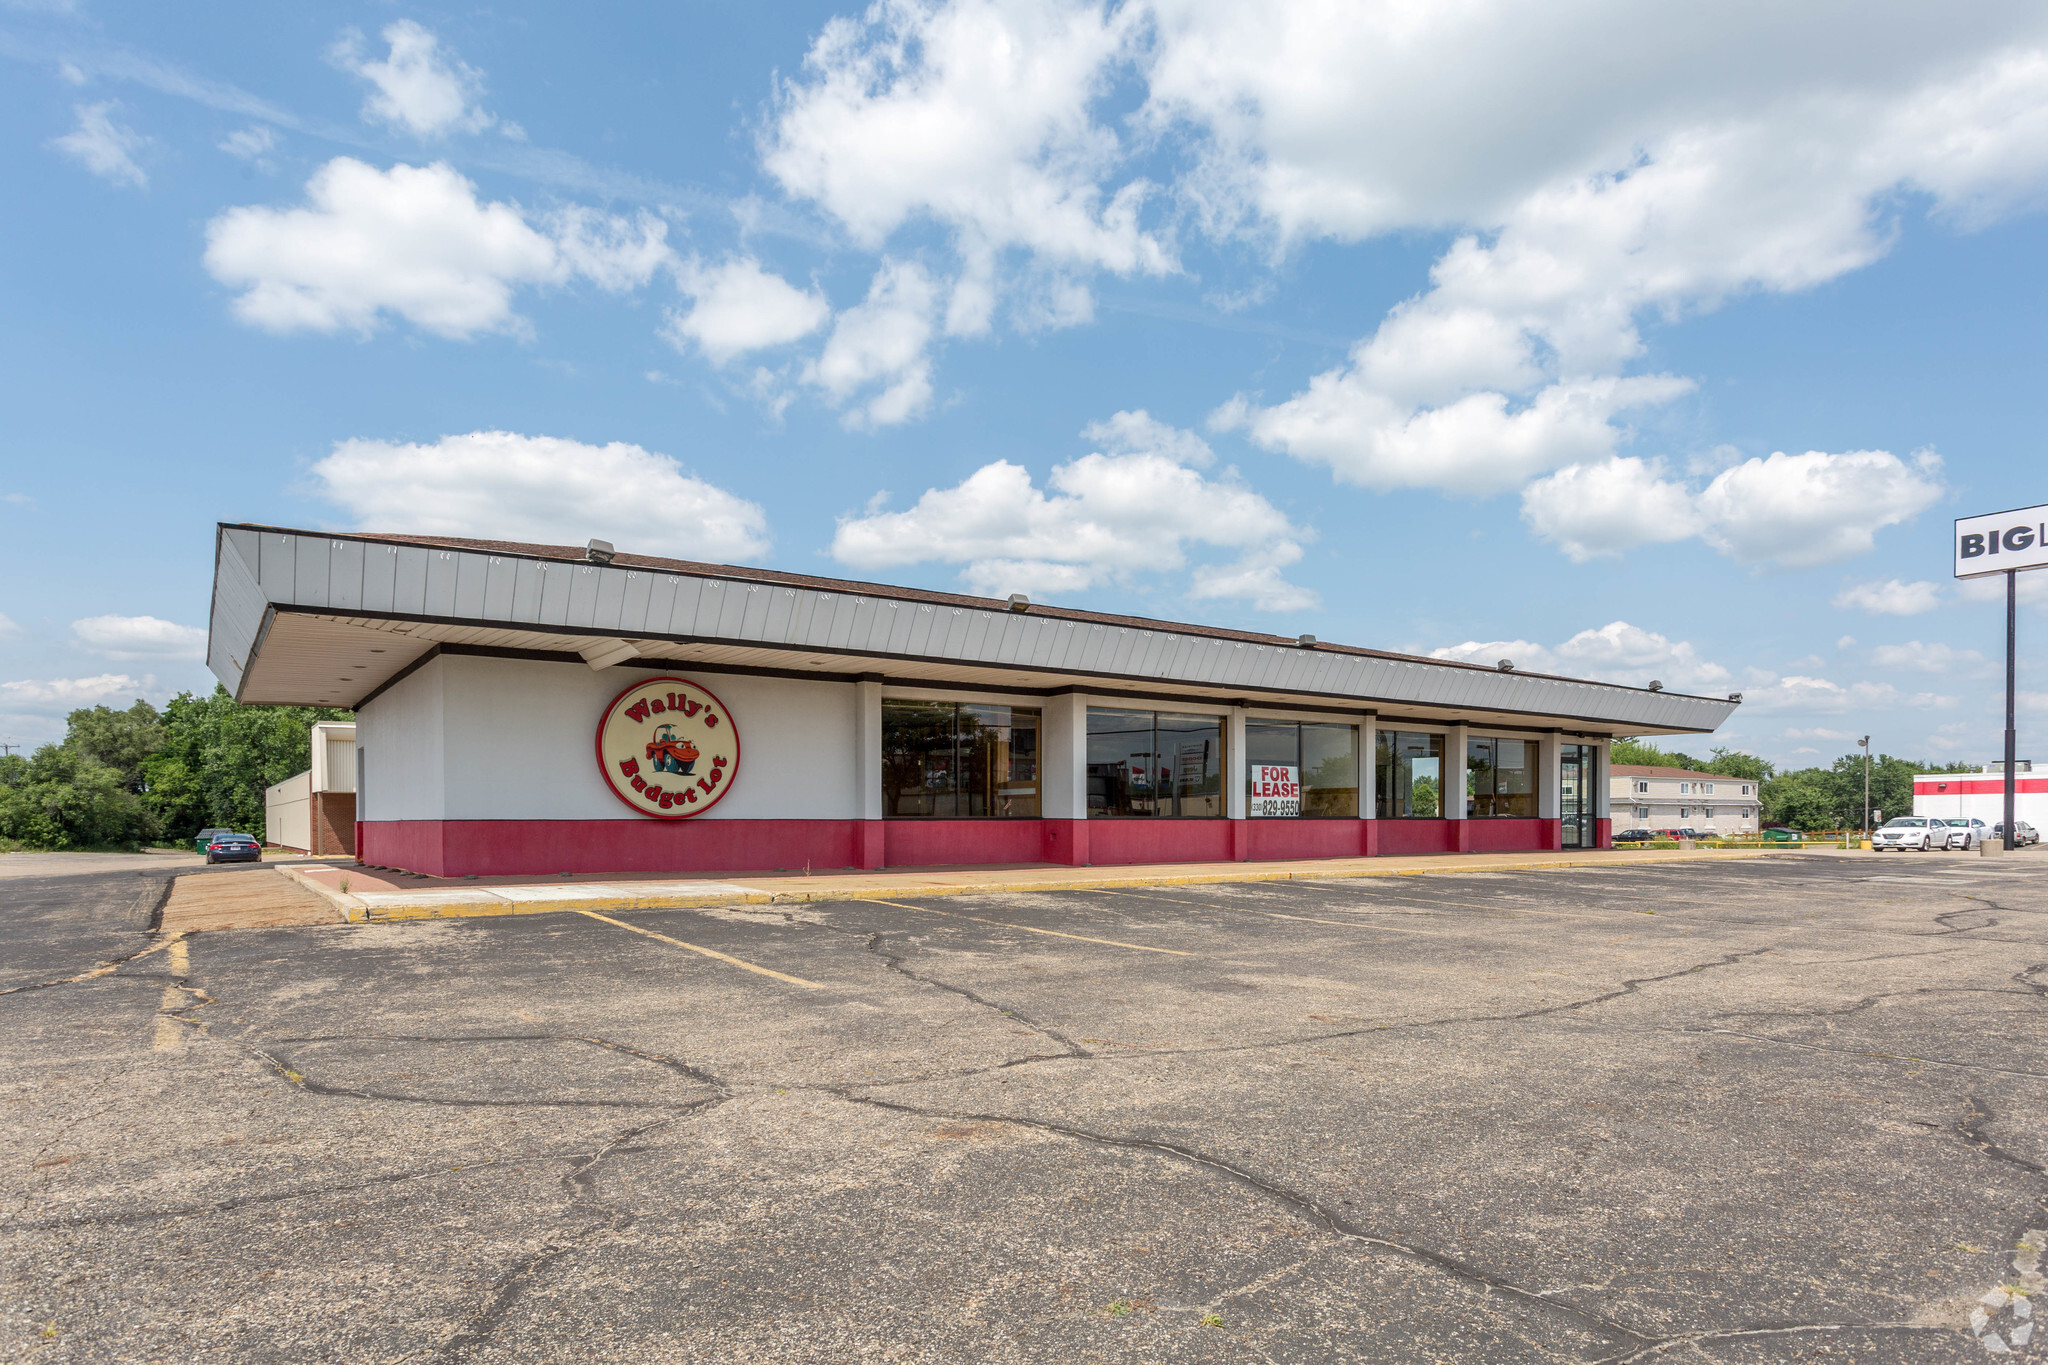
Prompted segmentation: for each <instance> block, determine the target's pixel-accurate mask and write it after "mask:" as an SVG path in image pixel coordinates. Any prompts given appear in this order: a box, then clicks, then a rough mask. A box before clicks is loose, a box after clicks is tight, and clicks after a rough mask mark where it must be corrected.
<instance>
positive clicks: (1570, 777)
mask: <svg viewBox="0 0 2048 1365" xmlns="http://www.w3.org/2000/svg"><path fill="white" fill-rule="evenodd" d="M1557 747H1558V763H1557V777H1558V795H1559V801H1558V813H1559V814H1560V815H1562V816H1563V817H1564V830H1563V837H1562V838H1561V840H1560V841H1559V842H1560V846H1561V847H1564V848H1591V847H1592V846H1593V841H1594V828H1593V764H1594V754H1595V752H1596V751H1595V750H1594V747H1593V746H1592V745H1590V744H1560V745H1558V746H1557Z"/></svg>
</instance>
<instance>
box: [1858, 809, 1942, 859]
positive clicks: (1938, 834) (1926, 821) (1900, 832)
mask: <svg viewBox="0 0 2048 1365" xmlns="http://www.w3.org/2000/svg"><path fill="white" fill-rule="evenodd" d="M1948 835H1949V828H1948V826H1947V825H1946V824H1945V823H1943V822H1942V821H1940V820H1936V819H1934V818H1933V817H1931V816H1926V815H1901V816H1900V817H1898V818H1897V819H1896V820H1887V821H1885V822H1884V824H1883V826H1882V827H1880V828H1879V829H1878V830H1877V832H1876V833H1874V834H1872V835H1871V836H1870V848H1871V851H1872V852H1873V853H1883V852H1884V851H1885V850H1886V849H1893V850H1896V851H1898V852H1901V853H1903V852H1904V851H1905V850H1907V849H1909V848H1917V849H1919V850H1920V851H1921V852H1922V853H1925V852H1926V851H1927V850H1928V849H1930V848H1947V847H1948Z"/></svg>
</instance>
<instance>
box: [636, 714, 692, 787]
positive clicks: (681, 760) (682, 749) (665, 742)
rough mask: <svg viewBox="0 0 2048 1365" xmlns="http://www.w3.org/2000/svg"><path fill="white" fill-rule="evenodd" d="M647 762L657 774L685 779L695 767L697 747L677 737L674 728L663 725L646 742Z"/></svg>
mask: <svg viewBox="0 0 2048 1365" xmlns="http://www.w3.org/2000/svg"><path fill="white" fill-rule="evenodd" d="M647 761H648V762H650V763H652V764H653V765H654V771H656V772H658V773H680V774H681V775H683V776H685V777H687V776H689V775H690V772H691V770H692V769H693V768H695V767H696V765H697V746H696V745H694V744H692V743H690V741H689V740H687V739H684V738H683V737H682V736H680V735H678V734H677V733H676V727H675V726H673V725H664V726H662V727H661V728H659V729H657V730H656V731H655V732H654V738H653V739H651V740H649V741H648V742H647Z"/></svg>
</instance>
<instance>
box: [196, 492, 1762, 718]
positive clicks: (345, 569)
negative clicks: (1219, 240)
mask: <svg viewBox="0 0 2048 1365" xmlns="http://www.w3.org/2000/svg"><path fill="white" fill-rule="evenodd" d="M581 554H582V552H581V551H577V550H573V549H567V548H562V547H556V546H520V547H517V548H516V549H514V548H510V547H504V546H499V545H497V544H495V543H492V542H474V541H468V542H466V541H456V540H435V539H431V538H427V537H415V536H374V535H335V534H329V533H324V532H312V531H292V530H280V529H273V528H268V527H257V526H239V525H223V526H221V527H220V528H219V536H218V540H217V544H216V555H215V567H214V589H213V613H212V620H211V623H210V630H209V634H208V641H207V664H208V666H209V667H210V668H212V670H213V672H214V674H215V675H216V676H217V677H219V678H220V680H221V681H222V682H223V683H224V684H225V685H226V686H227V688H228V690H229V691H230V692H231V693H233V694H234V696H235V698H236V700H238V701H242V702H248V703H253V704H269V705H302V706H337V707H351V708H352V707H357V706H360V705H362V704H363V703H364V702H366V701H367V700H369V699H370V698H372V697H374V696H375V695H376V694H377V692H378V691H380V690H381V689H382V688H384V687H385V686H386V685H388V684H389V683H391V682H392V681H393V680H395V679H396V678H398V677H399V676H400V675H401V674H403V673H405V672H407V671H408V670H410V669H412V668H414V667H416V666H418V665H419V664H421V663H422V662H424V661H425V660H426V659H428V658H430V657H432V656H433V655H434V654H435V653H436V652H437V651H438V652H442V653H471V654H477V653H483V654H496V655H504V656H509V657H522V658H538V659H552V660H558V661H564V662H577V663H582V664H586V665H588V666H590V667H592V668H607V667H638V666H654V667H695V668H703V669H706V670H724V671H727V672H734V671H741V672H745V671H763V670H767V671H773V672H777V673H789V674H797V675H804V674H814V675H817V676H819V677H820V678H825V679H834V680H842V681H843V680H851V679H853V678H862V677H879V678H881V679H882V680H884V681H886V682H889V683H896V684H903V685H909V686H930V687H948V686H954V687H976V688H997V689H1002V690H1007V691H1014V692H1022V693H1033V692H1052V691H1060V690H1067V689H1074V688H1079V689H1084V690H1086V691H1088V692H1090V693H1103V694H1126V695H1129V696H1131V697H1133V698H1140V697H1151V698H1164V699H1173V698H1185V699H1188V700H1195V699H1201V700H1206V701H1220V702H1241V703H1248V704H1250V705H1253V706H1261V707H1274V708H1297V709H1303V710H1314V711H1325V712H1347V711H1348V712H1376V713H1380V714H1383V715H1386V716H1388V717H1390V718H1397V717H1410V718H1413V719H1416V720H1422V721H1436V722H1443V723H1459V722H1464V723H1470V724H1475V725H1498V726H1501V727H1503V728H1522V729H1563V730H1568V731H1571V732H1573V733H1578V734H1585V735H1632V734H1678V733H1707V732H1711V731H1712V730H1714V729H1715V728H1717V727H1718V726H1719V725H1720V724H1721V723H1722V722H1723V721H1724V720H1725V719H1726V718H1727V717H1728V715H1729V713H1730V712H1732V711H1733V710H1734V709H1735V706H1736V703H1735V702H1734V701H1732V700H1722V699H1719V698H1709V697H1695V696H1688V695H1686V694H1683V693H1676V692H1652V691H1649V690H1647V689H1643V688H1636V687H1622V686H1619V685H1615V684H1611V683H1598V682H1587V681H1583V680H1579V679H1572V678H1558V677H1550V676H1546V675H1543V674H1534V673H1522V672H1504V671H1500V670H1497V669H1491V668H1483V667H1478V666H1475V665H1471V664H1461V663H1455V662H1451V661H1448V660H1441V659H1428V658H1418V657H1414V656H1410V655H1400V654H1388V653H1383V652H1380V651H1374V650H1364V649H1356V648H1351V647H1347V646H1337V645H1328V644H1318V645H1313V646H1304V645H1302V644H1300V643H1298V642H1296V641H1293V640H1288V639H1285V638H1284V637H1278V636H1260V635H1254V634H1249V633H1246V632H1241V631H1230V630H1218V629H1214V628H1211V627H1204V626H1183V625H1175V624H1173V623H1169V622H1160V621H1147V620H1138V619H1133V618H1128V617H1114V616H1103V615H1098V614H1094V613H1088V612H1077V611H1068V610H1063V609H1059V608H1051V607H1031V608H1029V609H1028V610H1023V611H1019V610H1015V609H1013V608H1012V607H1011V606H1010V605H1009V604H1007V603H1003V602H999V601H993V600H991V599H987V598H972V597H961V596H954V595H950V594H941V593H929V592H922V591H919V590H915V589H906V588H896V587H890V586H886V585H881V584H864V583H848V582H841V581H838V580H832V579H812V578H805V577H801V576H799V575H793V574H780V573H772V572H770V571H766V570H752V569H742V568H730V567H726V566H717V565H686V564H683V563H681V562H679V561H664V560H653V559H647V558H643V557H636V556H625V555H621V556H618V557H617V559H616V560H615V561H614V562H612V563H610V564H599V563H590V562H585V561H584V560H582V558H581Z"/></svg>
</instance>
